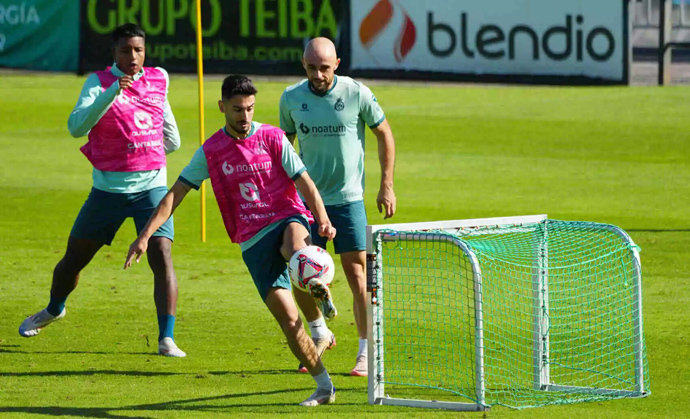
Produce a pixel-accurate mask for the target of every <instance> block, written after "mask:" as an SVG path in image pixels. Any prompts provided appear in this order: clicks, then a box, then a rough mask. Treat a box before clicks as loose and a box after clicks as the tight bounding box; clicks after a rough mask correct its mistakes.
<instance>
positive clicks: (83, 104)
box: [67, 73, 131, 138]
mask: <svg viewBox="0 0 690 419" xmlns="http://www.w3.org/2000/svg"><path fill="white" fill-rule="evenodd" d="M128 77H130V78H131V76H128ZM122 84H123V85H125V86H126V85H127V81H126V80H125V81H123V82H122ZM129 85H131V82H130V83H129ZM120 91H121V89H120V83H119V82H115V83H113V84H112V85H111V86H110V87H109V88H107V89H106V90H105V91H103V89H102V88H101V81H100V80H99V79H98V76H97V75H96V74H95V73H94V74H91V75H90V76H89V77H87V78H86V81H85V82H84V86H83V87H82V89H81V93H80V94H79V99H77V104H76V105H75V106H74V109H72V113H70V115H69V118H68V119H67V129H68V130H69V132H70V134H72V136H73V137H75V138H78V137H83V136H85V135H86V134H88V133H89V131H90V130H91V128H93V127H94V125H96V123H97V122H98V121H99V120H100V119H101V117H102V116H103V115H105V113H106V112H107V111H108V109H110V106H111V105H112V104H113V102H114V101H115V98H116V97H117V95H118V94H119V93H120Z"/></svg>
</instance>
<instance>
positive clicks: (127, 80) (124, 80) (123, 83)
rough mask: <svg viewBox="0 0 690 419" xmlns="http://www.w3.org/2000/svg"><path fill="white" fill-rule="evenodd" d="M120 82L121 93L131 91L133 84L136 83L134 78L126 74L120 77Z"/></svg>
mask: <svg viewBox="0 0 690 419" xmlns="http://www.w3.org/2000/svg"><path fill="white" fill-rule="evenodd" d="M119 80H120V81H119V83H120V92H121V91H123V90H125V89H129V88H130V87H132V83H134V77H133V76H130V75H128V74H125V75H124V76H122V77H120V79H119Z"/></svg>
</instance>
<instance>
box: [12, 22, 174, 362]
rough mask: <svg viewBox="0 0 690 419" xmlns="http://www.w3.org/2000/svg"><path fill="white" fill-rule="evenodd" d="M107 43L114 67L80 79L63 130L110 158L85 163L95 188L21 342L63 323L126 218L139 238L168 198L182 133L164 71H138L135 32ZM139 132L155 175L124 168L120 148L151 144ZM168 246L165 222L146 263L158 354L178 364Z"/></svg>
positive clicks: (140, 49)
mask: <svg viewBox="0 0 690 419" xmlns="http://www.w3.org/2000/svg"><path fill="white" fill-rule="evenodd" d="M112 37H113V58H114V61H115V62H114V64H113V66H112V67H111V68H109V69H106V70H105V71H101V72H97V73H93V74H91V75H90V76H89V77H88V78H87V79H86V81H85V82H84V86H83V88H82V91H81V95H80V97H79V99H78V101H77V104H76V106H75V107H74V110H73V111H72V113H71V114H70V116H69V119H68V122H67V127H68V129H69V131H70V133H71V134H72V136H74V137H83V136H85V135H87V134H88V135H89V143H92V141H95V140H99V139H100V140H103V138H107V141H101V142H100V143H99V146H98V147H100V148H99V150H98V151H99V152H101V154H100V155H101V156H102V155H104V154H108V155H109V158H108V159H103V158H101V159H100V160H98V159H96V157H95V156H94V155H93V154H92V158H90V160H91V162H92V163H94V161H96V162H97V163H94V167H93V171H92V175H93V188H92V189H91V193H90V194H89V197H88V198H87V200H86V202H85V203H84V205H83V206H82V208H81V211H80V212H79V215H78V216H77V219H76V221H75V223H74V225H73V227H72V231H71V232H70V236H69V239H68V241H67V250H66V251H65V255H64V256H63V258H62V259H61V260H60V262H58V264H57V266H55V270H54V271H53V281H52V287H51V290H50V301H49V303H48V306H47V307H46V308H45V309H43V310H41V311H39V312H37V313H36V314H34V315H33V316H29V317H27V318H26V319H25V320H24V321H23V322H22V324H21V326H20V327H19V334H20V335H21V336H24V337H32V336H36V335H37V334H38V333H39V332H40V331H41V330H42V329H43V328H44V327H45V326H47V325H49V324H50V323H52V322H54V321H56V320H59V319H61V318H63V317H64V316H65V313H66V310H65V303H66V301H67V297H68V296H69V294H70V293H71V292H72V291H73V290H74V289H75V288H76V286H77V284H78V282H79V274H80V272H81V271H82V269H84V268H85V267H86V265H88V264H89V262H90V261H91V259H92V258H93V257H94V256H95V255H96V253H97V252H98V250H99V249H100V248H101V247H102V246H103V245H104V244H107V245H110V243H111V241H112V239H113V237H114V236H115V233H116V232H117V230H118V229H119V228H120V225H121V224H122V222H123V221H124V220H125V219H126V218H129V217H132V218H134V222H135V225H136V228H137V231H138V230H140V229H141V228H142V227H143V226H144V224H145V223H146V221H147V220H148V218H149V216H150V215H151V214H152V213H153V210H154V209H155V207H156V205H157V204H158V202H159V201H160V200H161V198H162V197H163V196H164V195H165V193H166V192H167V190H168V188H167V176H166V168H165V156H164V154H167V153H170V152H173V151H175V150H177V149H178V148H179V147H180V133H179V131H178V128H177V123H176V122H175V117H174V116H173V113H172V110H171V108H170V104H169V103H168V100H167V93H168V87H167V86H168V84H169V83H168V74H167V72H165V70H163V69H162V68H149V67H147V68H144V67H143V65H144V60H145V57H146V54H145V53H146V43H145V38H146V34H145V33H144V31H143V30H142V29H141V28H140V27H138V26H137V25H134V24H131V23H126V24H124V25H121V26H119V27H117V28H116V29H115V31H114V32H113V34H112ZM102 80H110V81H111V82H112V84H110V85H108V86H106V85H103V84H102ZM151 103H152V104H151ZM149 104H151V105H150V106H148V105H149ZM147 106H148V107H147ZM149 109H154V110H155V113H154V111H151V110H149ZM152 115H155V116H158V115H160V117H155V118H154V117H153V116H152ZM118 126H122V127H130V126H134V127H140V128H141V130H140V131H137V132H130V131H128V130H126V129H125V128H123V129H122V130H121V131H122V132H121V131H118V130H117V129H114V128H113V127H118ZM142 132H144V134H143V135H151V136H154V137H153V138H151V141H149V143H151V144H155V145H156V146H157V147H156V150H155V152H156V156H157V158H158V161H157V162H156V164H155V166H153V167H155V168H150V167H149V166H151V165H150V164H147V162H146V161H143V162H141V164H140V166H143V167H144V168H140V167H135V166H134V165H133V163H130V161H133V160H134V158H132V157H131V156H132V155H134V154H136V153H135V152H122V151H121V150H122V149H123V147H121V146H122V145H123V144H124V147H127V148H128V149H130V150H131V149H133V147H131V146H133V145H138V146H140V148H141V149H143V148H146V147H148V146H149V143H136V142H135V141H134V140H132V138H130V137H133V136H134V134H139V136H141V135H142V134H141V133H142ZM151 132H154V134H150V133H151ZM96 133H98V134H96ZM94 137H100V138H94ZM94 148H95V146H94ZM151 148H153V147H151ZM82 149H84V148H82ZM90 154H91V153H90ZM151 154H153V153H151ZM140 159H141V158H140ZM102 161H104V164H106V163H107V165H106V167H107V168H102V170H99V168H97V167H96V166H97V165H100V163H101V162H102ZM111 167H112V168H111ZM173 238H174V231H173V223H172V220H170V222H169V223H167V224H166V225H163V226H162V227H161V228H160V229H159V230H158V231H157V232H156V234H155V235H154V237H152V238H151V241H150V243H149V251H148V253H147V257H148V262H149V265H150V267H151V270H152V272H153V276H154V291H153V294H154V302H155V305H156V311H157V315H158V333H159V335H158V352H159V354H161V355H165V356H171V357H184V356H185V355H186V354H185V353H184V352H183V351H182V350H180V349H179V348H178V347H177V345H176V344H175V341H174V339H173V329H174V325H175V314H176V308H177V278H176V276H175V271H174V269H173V265H172V255H171V252H172V251H171V248H172V240H173Z"/></svg>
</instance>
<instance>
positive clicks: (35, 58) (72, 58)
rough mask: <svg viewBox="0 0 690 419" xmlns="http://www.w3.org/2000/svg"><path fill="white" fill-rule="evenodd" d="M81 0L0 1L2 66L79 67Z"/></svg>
mask: <svg viewBox="0 0 690 419" xmlns="http://www.w3.org/2000/svg"><path fill="white" fill-rule="evenodd" d="M79 3H80V2H79V1H76V0H2V1H0V67H10V68H25V69H31V70H51V71H76V70H77V66H78V61H79Z"/></svg>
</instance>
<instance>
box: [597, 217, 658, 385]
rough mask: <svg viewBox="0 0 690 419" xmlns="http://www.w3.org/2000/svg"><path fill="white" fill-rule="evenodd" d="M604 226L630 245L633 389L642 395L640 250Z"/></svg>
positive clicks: (620, 231)
mask: <svg viewBox="0 0 690 419" xmlns="http://www.w3.org/2000/svg"><path fill="white" fill-rule="evenodd" d="M604 228H606V229H608V230H610V231H611V232H613V233H615V234H617V235H619V236H620V237H621V238H622V239H623V241H624V242H626V243H627V244H628V245H629V246H630V252H631V253H632V257H633V258H634V264H633V266H634V269H635V274H634V275H635V277H634V278H633V280H634V281H635V285H634V287H635V288H634V292H633V313H632V316H633V325H634V327H635V333H634V341H633V346H634V347H633V351H634V354H635V390H636V391H637V392H638V393H639V394H640V395H643V394H645V393H646V392H647V389H646V388H645V387H644V381H645V380H644V378H645V377H644V344H643V337H644V324H643V322H642V262H641V261H640V250H639V247H638V246H637V245H636V244H635V242H634V241H633V239H632V238H631V237H630V236H629V235H628V233H626V232H625V231H624V230H623V229H621V228H620V227H617V226H613V225H606V226H604Z"/></svg>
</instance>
